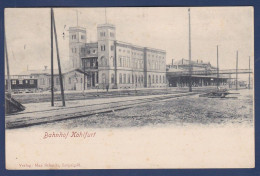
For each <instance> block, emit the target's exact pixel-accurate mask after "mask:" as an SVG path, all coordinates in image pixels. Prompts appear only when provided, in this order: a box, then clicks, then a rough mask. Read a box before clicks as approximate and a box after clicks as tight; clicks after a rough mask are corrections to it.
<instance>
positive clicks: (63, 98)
mask: <svg viewBox="0 0 260 176" xmlns="http://www.w3.org/2000/svg"><path fill="white" fill-rule="evenodd" d="M52 15H53V16H52V17H53V28H54V35H55V43H56V51H57V60H58V68H59V78H60V89H61V97H62V106H65V97H64V89H63V80H62V73H61V65H60V55H59V47H58V39H57V33H56V25H55V17H54V12H53V9H52Z"/></svg>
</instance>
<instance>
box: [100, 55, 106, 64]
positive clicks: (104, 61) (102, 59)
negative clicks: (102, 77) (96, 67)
mask: <svg viewBox="0 0 260 176" xmlns="http://www.w3.org/2000/svg"><path fill="white" fill-rule="evenodd" d="M100 60H101V66H106V65H107V61H106V58H105V57H104V56H102V57H101V59H100Z"/></svg>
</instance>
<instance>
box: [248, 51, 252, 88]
mask: <svg viewBox="0 0 260 176" xmlns="http://www.w3.org/2000/svg"><path fill="white" fill-rule="evenodd" d="M250 80H251V79H250V56H249V75H248V89H250Z"/></svg>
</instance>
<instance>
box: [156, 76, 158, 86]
mask: <svg viewBox="0 0 260 176" xmlns="http://www.w3.org/2000/svg"><path fill="white" fill-rule="evenodd" d="M157 83H158V75H156V84H157Z"/></svg>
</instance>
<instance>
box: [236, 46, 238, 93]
mask: <svg viewBox="0 0 260 176" xmlns="http://www.w3.org/2000/svg"><path fill="white" fill-rule="evenodd" d="M237 69H238V51H237V61H236V90H238V82H237V78H238V74H237Z"/></svg>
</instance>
